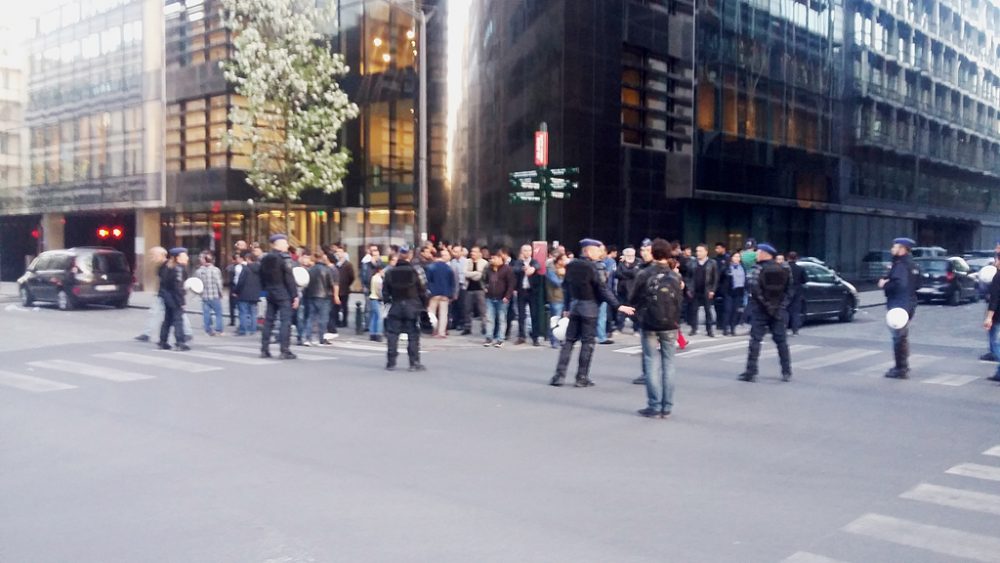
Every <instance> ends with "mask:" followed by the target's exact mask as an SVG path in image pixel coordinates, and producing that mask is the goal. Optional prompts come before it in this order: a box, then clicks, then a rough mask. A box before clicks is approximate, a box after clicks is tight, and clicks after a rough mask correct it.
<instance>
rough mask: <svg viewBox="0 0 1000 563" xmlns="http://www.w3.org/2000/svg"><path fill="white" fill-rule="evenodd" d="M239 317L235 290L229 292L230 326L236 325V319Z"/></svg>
mask: <svg viewBox="0 0 1000 563" xmlns="http://www.w3.org/2000/svg"><path fill="white" fill-rule="evenodd" d="M237 318H239V315H238V314H237V312H236V298H235V297H233V290H232V289H230V290H229V326H235V325H236V319H237Z"/></svg>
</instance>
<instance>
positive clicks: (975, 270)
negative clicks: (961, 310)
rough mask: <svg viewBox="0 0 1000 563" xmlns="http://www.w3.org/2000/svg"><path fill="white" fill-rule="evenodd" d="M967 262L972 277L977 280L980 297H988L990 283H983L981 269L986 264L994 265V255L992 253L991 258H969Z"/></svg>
mask: <svg viewBox="0 0 1000 563" xmlns="http://www.w3.org/2000/svg"><path fill="white" fill-rule="evenodd" d="M990 252H992V251H990ZM966 262H967V263H968V264H969V270H970V271H971V273H970V274H969V275H970V276H972V279H974V280H976V292H977V293H978V294H979V298H980V299H986V297H987V295H989V292H990V284H988V283H983V281H982V280H980V279H979V270H982V269H983V268H984V267H986V266H992V265H993V262H994V258H993V255H992V254H991V255H990V257H989V258H968V259H966Z"/></svg>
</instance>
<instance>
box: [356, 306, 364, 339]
mask: <svg viewBox="0 0 1000 563" xmlns="http://www.w3.org/2000/svg"><path fill="white" fill-rule="evenodd" d="M362 317H364V314H363V313H362V311H361V302H360V301H357V302H355V303H354V332H355V334H361V333H362V332H364V326H365V323H364V319H363V318H362Z"/></svg>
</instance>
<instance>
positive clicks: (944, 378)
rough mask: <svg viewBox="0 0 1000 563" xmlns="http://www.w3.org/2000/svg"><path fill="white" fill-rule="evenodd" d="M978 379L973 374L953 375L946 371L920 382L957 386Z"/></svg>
mask: <svg viewBox="0 0 1000 563" xmlns="http://www.w3.org/2000/svg"><path fill="white" fill-rule="evenodd" d="M977 379H979V377H978V376H975V375H955V374H951V373H946V374H944V375H938V376H935V377H931V378H929V379H924V380H923V381H921V383H931V384H933V385H947V386H949V387H959V386H962V385H965V384H966V383H971V382H973V381H975V380H977Z"/></svg>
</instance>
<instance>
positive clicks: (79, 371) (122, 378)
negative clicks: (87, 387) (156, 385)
mask: <svg viewBox="0 0 1000 563" xmlns="http://www.w3.org/2000/svg"><path fill="white" fill-rule="evenodd" d="M28 365H29V366H32V367H36V368H42V369H54V370H56V371H62V372H66V373H72V374H74V375H86V376H87V377H96V378H97V379H104V380H107V381H114V382H117V383H123V382H126V381H141V380H143V379H153V376H151V375H143V374H141V373H129V372H126V371H121V370H117V369H114V368H108V367H102V366H95V365H93V364H85V363H82V362H71V361H69V360H42V361H38V362H28Z"/></svg>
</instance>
